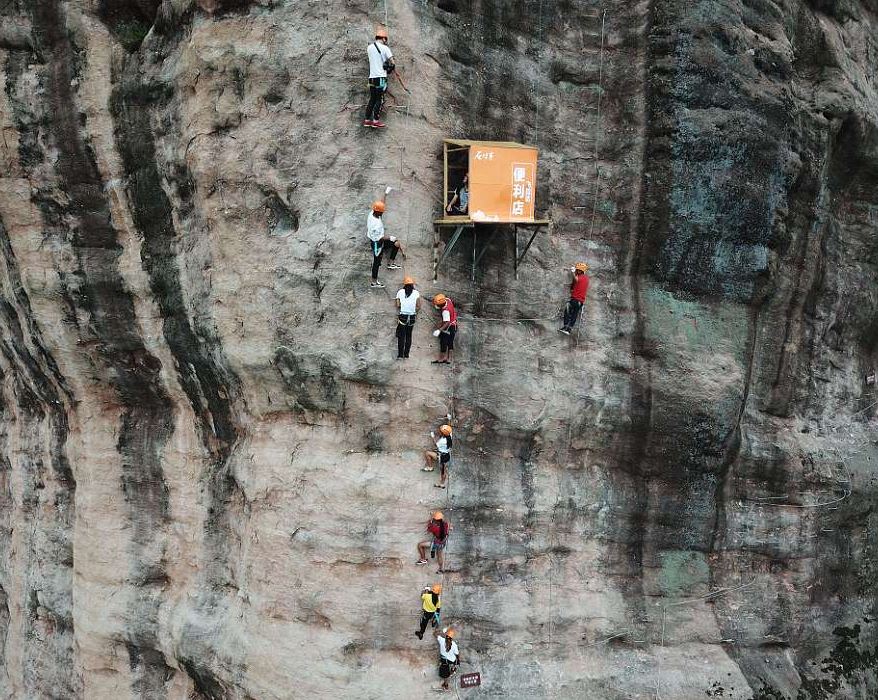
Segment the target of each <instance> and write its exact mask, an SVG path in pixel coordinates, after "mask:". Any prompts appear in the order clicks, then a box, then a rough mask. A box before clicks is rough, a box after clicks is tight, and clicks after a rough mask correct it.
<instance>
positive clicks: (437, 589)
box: [430, 583, 442, 595]
mask: <svg viewBox="0 0 878 700" xmlns="http://www.w3.org/2000/svg"><path fill="white" fill-rule="evenodd" d="M430 590H431V591H433V593H435V594H436V595H439V594H440V593H441V592H442V584H441V583H434V584H433V587H432V588H431V589H430Z"/></svg>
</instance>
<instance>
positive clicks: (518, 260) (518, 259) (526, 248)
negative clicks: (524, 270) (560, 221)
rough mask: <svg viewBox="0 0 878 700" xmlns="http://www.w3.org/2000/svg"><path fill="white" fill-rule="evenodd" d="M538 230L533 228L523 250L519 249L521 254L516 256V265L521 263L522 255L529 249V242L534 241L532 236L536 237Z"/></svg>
mask: <svg viewBox="0 0 878 700" xmlns="http://www.w3.org/2000/svg"><path fill="white" fill-rule="evenodd" d="M539 232H540V230H539V229H534V232H533V235H532V236H531V237H530V240H529V241H528V242H527V245H526V246H524V250H522V251H521V255H519V256H518V257H517V258H516V261H517V262H516V263H515V265H516V267H517V266H518V265H520V264H521V261H522V260H524V256H525V255H527V251H528V250H529V249H530V244H531V243H533V242H534V238H536V237H537V234H538V233H539Z"/></svg>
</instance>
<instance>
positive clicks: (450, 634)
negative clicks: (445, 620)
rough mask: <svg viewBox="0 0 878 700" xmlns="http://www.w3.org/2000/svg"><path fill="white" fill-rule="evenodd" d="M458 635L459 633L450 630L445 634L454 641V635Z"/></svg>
mask: <svg viewBox="0 0 878 700" xmlns="http://www.w3.org/2000/svg"><path fill="white" fill-rule="evenodd" d="M456 634H457V632H455V631H454V630H453V629H449V630H447V631H446V632H445V636H446V637H448V638H449V639H454V635H456Z"/></svg>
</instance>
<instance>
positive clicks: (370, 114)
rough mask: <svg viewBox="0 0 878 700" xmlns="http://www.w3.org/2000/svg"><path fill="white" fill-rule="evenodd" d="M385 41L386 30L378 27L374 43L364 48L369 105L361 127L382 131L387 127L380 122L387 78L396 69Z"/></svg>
mask: <svg viewBox="0 0 878 700" xmlns="http://www.w3.org/2000/svg"><path fill="white" fill-rule="evenodd" d="M387 40H388V36H387V29H385V28H384V27H380V26H379V27H378V28H377V29H376V30H375V41H373V42H372V43H371V44H369V45H368V46H367V47H366V53H367V54H368V56H369V104H368V105H367V106H366V118H365V119H364V120H363V126H368V127H371V128H373V129H383V128H384V127H386V126H387V125H386V124H385V123H384V122H383V121H381V106H382V105H383V104H384V93H385V92H386V91H387V76H388V75H389V74H390V73H392V72H393V71H394V70H395V69H396V65H395V64H394V63H393V52H392V51H391V50H390V47H389V46H388V45H387Z"/></svg>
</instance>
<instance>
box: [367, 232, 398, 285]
mask: <svg viewBox="0 0 878 700" xmlns="http://www.w3.org/2000/svg"><path fill="white" fill-rule="evenodd" d="M369 243H370V244H371V248H372V279H373V280H377V279H378V268H379V267H381V256H382V255H384V251H386V250H390V255H389V256H388V258H389V259H390V261H391V262H392V261H393V260H395V259H396V253H397V251H399V248H397V247H396V244H395V243H393V242H391V241H369Z"/></svg>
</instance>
